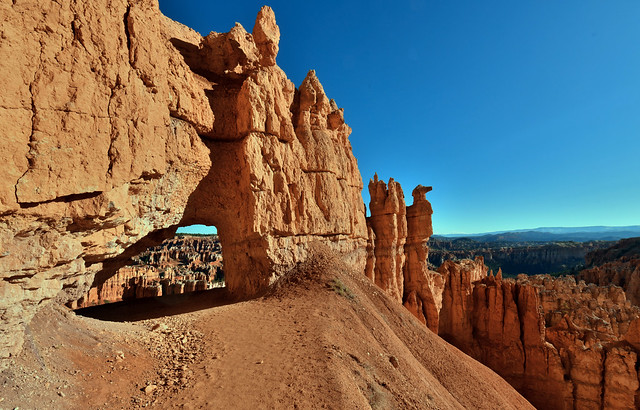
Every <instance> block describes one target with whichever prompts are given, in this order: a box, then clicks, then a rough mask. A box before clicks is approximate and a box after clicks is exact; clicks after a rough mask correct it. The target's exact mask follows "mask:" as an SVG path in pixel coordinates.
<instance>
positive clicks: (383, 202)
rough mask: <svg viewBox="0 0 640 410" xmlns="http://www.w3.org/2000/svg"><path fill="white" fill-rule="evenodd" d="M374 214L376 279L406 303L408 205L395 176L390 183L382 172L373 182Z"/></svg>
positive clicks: (370, 221)
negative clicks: (404, 292)
mask: <svg viewBox="0 0 640 410" xmlns="http://www.w3.org/2000/svg"><path fill="white" fill-rule="evenodd" d="M369 195H370V196H371V202H370V203H369V210H370V212H371V216H369V217H368V218H367V225H368V226H369V227H370V228H371V232H372V233H373V238H372V242H373V256H374V261H373V263H372V264H373V266H374V268H373V274H372V275H371V274H370V276H371V278H372V279H373V282H374V283H375V284H376V285H378V286H379V287H380V288H382V289H384V290H385V291H386V292H387V293H388V294H389V295H390V296H391V297H392V298H394V299H396V300H397V301H398V302H402V296H403V290H404V273H403V268H404V264H405V254H404V245H405V243H406V241H407V217H406V212H407V207H406V205H405V202H404V193H403V192H402V187H401V186H400V184H399V183H397V182H396V181H394V180H393V178H391V179H390V180H389V184H388V185H387V184H386V183H385V182H384V181H381V180H379V179H378V174H376V175H375V176H374V178H373V179H372V180H370V181H369Z"/></svg>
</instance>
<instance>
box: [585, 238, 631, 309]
mask: <svg viewBox="0 0 640 410" xmlns="http://www.w3.org/2000/svg"><path fill="white" fill-rule="evenodd" d="M585 260H586V262H587V269H584V270H582V271H581V272H580V274H579V277H580V278H581V279H584V280H585V281H587V282H592V283H596V284H598V285H601V286H606V285H616V286H620V287H622V288H623V289H624V291H625V293H626V295H627V299H629V300H630V301H631V302H632V303H634V304H635V305H636V306H640V238H629V239H622V240H620V241H619V242H618V243H617V244H615V245H613V246H611V247H609V248H607V249H601V250H597V251H593V252H590V253H588V254H587V256H586V258H585Z"/></svg>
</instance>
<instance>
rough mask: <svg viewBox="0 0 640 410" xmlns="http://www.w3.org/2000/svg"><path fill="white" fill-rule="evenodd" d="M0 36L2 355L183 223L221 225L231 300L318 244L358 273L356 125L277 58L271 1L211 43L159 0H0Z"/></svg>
mask: <svg viewBox="0 0 640 410" xmlns="http://www.w3.org/2000/svg"><path fill="white" fill-rule="evenodd" d="M0 36H1V38H2V41H0V73H2V75H1V76H0V88H1V89H2V90H3V92H2V94H1V96H0V122H1V123H2V124H3V126H4V131H3V132H4V134H5V137H4V139H3V141H4V144H2V147H0V160H1V161H2V163H3V166H2V167H1V168H0V181H2V182H1V183H0V317H1V319H2V321H1V323H0V357H4V358H6V357H7V356H9V355H11V354H15V353H16V352H18V351H19V349H20V346H21V343H22V331H23V328H24V326H25V325H26V324H27V323H28V322H29V321H30V320H31V317H32V316H33V315H34V314H35V312H36V311H37V309H38V308H39V307H40V306H43V305H44V304H46V302H47V301H49V300H52V299H54V298H57V299H58V300H59V301H61V302H64V303H66V302H71V301H74V300H77V299H78V298H80V297H82V295H84V294H86V292H87V291H88V290H89V288H90V287H91V286H92V285H93V286H99V285H100V284H102V283H104V282H105V281H106V280H107V279H108V278H109V277H111V276H113V275H114V274H115V272H116V271H117V269H118V268H120V267H122V266H124V265H125V264H126V263H127V262H128V261H129V260H130V258H131V257H133V256H135V255H136V254H138V253H140V252H141V251H143V250H144V249H146V248H147V247H149V246H153V245H157V244H159V243H160V242H161V241H162V240H163V239H165V238H167V237H171V236H173V234H174V232H175V229H176V228H177V227H178V226H182V225H190V224H195V223H202V224H207V225H215V226H217V227H218V232H219V233H220V240H221V242H222V247H223V251H224V260H225V264H226V266H225V274H226V279H227V286H228V288H229V290H230V291H232V292H233V293H234V294H235V295H236V296H237V297H246V296H250V295H255V294H257V293H259V292H261V291H262V290H264V289H265V288H266V287H267V286H268V285H269V283H270V282H271V281H273V280H274V279H275V278H276V277H277V276H278V275H279V274H280V273H282V272H283V271H284V270H285V269H286V268H287V267H290V266H292V265H293V264H295V263H296V262H297V261H300V260H303V259H304V258H305V257H306V254H307V249H308V246H309V243H311V242H314V241H321V242H324V243H325V244H327V245H328V246H330V247H331V248H333V249H334V250H337V251H339V252H341V254H342V255H343V256H344V257H345V259H346V260H349V261H350V262H351V263H353V264H354V266H359V267H361V268H362V269H364V264H365V255H366V249H365V248H366V240H367V228H366V223H365V214H364V205H363V202H362V197H361V194H360V192H361V188H362V181H361V177H360V174H359V171H358V168H357V163H356V160H355V158H354V157H353V154H352V152H351V146H350V143H349V140H348V136H349V134H350V131H351V130H350V128H349V127H348V126H347V125H346V124H345V123H344V114H343V111H342V109H339V108H338V106H337V105H336V103H335V102H334V101H333V100H330V99H329V98H328V97H327V96H326V95H325V93H324V90H323V88H322V85H321V84H320V82H319V81H318V78H317V77H316V75H315V73H314V72H313V71H311V72H309V75H308V76H307V78H306V79H305V80H304V82H303V83H302V84H301V85H300V87H299V89H296V87H295V86H294V84H293V83H292V82H291V81H290V80H288V79H287V77H286V75H285V74H284V72H283V71H282V70H281V69H280V68H279V67H278V66H277V65H276V57H277V52H278V41H279V36H280V33H279V29H278V27H277V25H276V22H275V17H274V14H273V11H272V10H271V9H270V8H268V7H265V8H263V9H262V10H261V11H260V13H259V14H258V18H257V19H256V23H255V26H254V28H253V32H252V33H249V32H247V31H246V30H245V29H244V28H243V27H242V26H240V25H236V26H235V27H233V28H232V29H231V30H230V31H229V32H228V33H216V32H212V33H211V34H209V35H208V36H206V37H204V38H203V37H202V36H200V35H199V34H198V33H196V32H194V31H193V30H190V29H188V28H187V27H185V26H182V25H180V24H178V23H176V22H173V21H171V20H169V19H168V18H166V17H164V16H163V15H162V14H161V13H160V11H159V9H158V4H157V2H156V1H153V0H113V1H109V2H107V3H105V2H98V1H83V2H80V1H77V0H62V1H59V2H47V3H39V2H35V1H18V2H3V3H2V4H1V5H0Z"/></svg>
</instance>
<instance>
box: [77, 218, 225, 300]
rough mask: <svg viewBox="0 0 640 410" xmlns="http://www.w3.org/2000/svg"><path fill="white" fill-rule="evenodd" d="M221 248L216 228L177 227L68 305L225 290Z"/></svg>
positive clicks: (201, 226)
mask: <svg viewBox="0 0 640 410" xmlns="http://www.w3.org/2000/svg"><path fill="white" fill-rule="evenodd" d="M225 287H226V281H225V274H224V260H223V257H222V246H221V243H220V238H219V236H218V233H217V229H216V227H215V226H206V225H194V226H185V227H181V228H178V230H177V231H176V233H175V235H174V236H172V237H169V238H167V239H165V240H164V241H162V242H161V243H160V244H158V245H155V246H150V247H148V248H146V249H144V250H143V251H142V252H140V253H138V254H137V255H135V256H133V257H131V259H130V260H129V262H128V263H127V264H126V265H125V266H122V267H120V268H119V269H117V271H115V274H113V275H112V276H111V277H109V278H108V279H106V280H104V281H103V282H102V283H98V284H95V285H94V286H93V287H92V288H91V289H90V290H89V292H87V293H86V294H85V295H83V296H82V297H81V298H80V299H78V300H77V301H75V302H72V303H71V304H70V307H71V308H73V309H82V308H88V307H92V306H98V305H105V304H110V303H113V302H121V301H125V302H126V301H132V300H136V299H144V298H162V297H169V296H172V295H181V294H185V293H192V292H200V291H207V290H211V289H219V288H225Z"/></svg>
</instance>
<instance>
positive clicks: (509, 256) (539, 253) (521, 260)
mask: <svg viewBox="0 0 640 410" xmlns="http://www.w3.org/2000/svg"><path fill="white" fill-rule="evenodd" d="M456 242H457V241H447V240H442V239H436V240H433V239H432V240H431V242H430V245H431V246H430V252H429V262H430V263H431V264H432V265H434V266H440V265H442V264H443V263H444V262H445V261H446V260H461V259H475V257H476V256H482V257H483V258H484V262H485V264H486V265H487V266H490V267H492V268H494V270H496V271H497V270H498V268H501V269H502V272H503V274H505V275H507V276H516V275H518V274H520V273H526V274H529V275H538V274H547V273H548V274H551V273H558V272H568V271H571V270H572V269H574V268H576V267H578V266H584V264H585V256H586V255H587V253H589V252H591V251H593V250H596V249H599V248H601V247H604V246H606V245H604V244H603V243H601V242H568V243H562V242H561V243H548V244H543V245H524V246H523V245H520V246H519V245H514V244H509V245H505V246H499V247H498V246H495V245H493V244H490V243H482V242H474V243H473V244H467V245H466V246H468V247H471V246H473V247H474V249H460V247H464V246H465V245H456ZM489 245H493V246H489Z"/></svg>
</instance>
